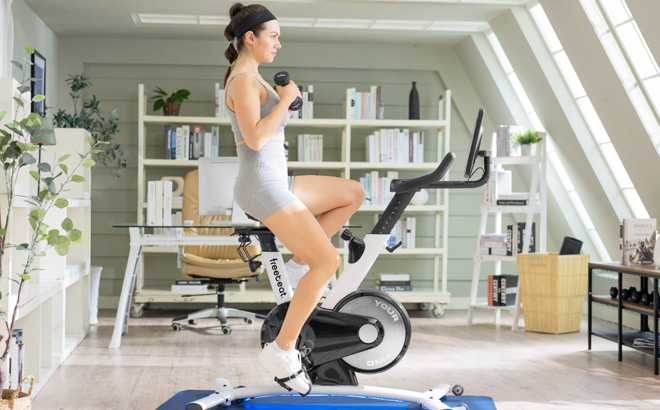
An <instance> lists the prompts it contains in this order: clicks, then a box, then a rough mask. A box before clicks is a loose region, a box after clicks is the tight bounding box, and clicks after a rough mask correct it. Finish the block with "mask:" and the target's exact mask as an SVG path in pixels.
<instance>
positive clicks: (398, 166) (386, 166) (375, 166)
mask: <svg viewBox="0 0 660 410" xmlns="http://www.w3.org/2000/svg"><path fill="white" fill-rule="evenodd" d="M198 164H199V161H198V160H196V159H188V160H185V159H151V158H145V159H143V160H142V165H144V166H145V167H182V168H195V167H197V166H198ZM287 166H288V168H289V169H311V170H317V169H344V168H352V169H370V170H388V171H389V170H411V171H433V170H434V169H436V168H437V167H438V164H436V163H434V162H423V163H411V162H373V163H372V162H340V161H327V162H302V161H289V162H287Z"/></svg>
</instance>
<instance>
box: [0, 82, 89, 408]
mask: <svg viewBox="0 0 660 410" xmlns="http://www.w3.org/2000/svg"><path fill="white" fill-rule="evenodd" d="M16 86H17V82H16V80H14V79H13V78H0V111H7V116H6V117H5V118H4V120H3V123H5V122H8V121H11V120H13V119H14V113H15V112H16V111H15V105H14V102H13V100H12V96H14V95H15V96H18V93H17V91H15V90H16ZM28 94H29V93H28ZM21 98H23V100H24V104H25V105H26V107H29V103H28V102H29V95H27V96H22V97H21ZM21 115H22V114H21V110H19V114H18V116H19V117H20V116H21ZM88 135H89V133H88V132H87V131H86V130H83V129H61V128H56V129H55V138H56V140H57V145H55V146H49V147H44V148H43V153H42V158H51V157H53V156H56V157H57V158H59V157H61V156H62V155H65V154H71V156H72V157H75V158H77V157H78V156H77V155H76V152H82V149H83V148H80V147H84V145H85V144H88V142H87V136H88ZM75 158H74V159H75ZM34 168H35V169H36V167H34ZM69 169H72V167H69ZM87 171H89V170H87ZM21 172H22V174H24V175H20V177H19V182H18V186H17V190H16V192H17V193H18V194H19V195H24V194H30V195H35V193H36V191H37V183H36V181H35V180H34V179H32V178H31V177H30V176H29V174H28V170H27V169H25V168H23V169H22V170H21ZM84 176H85V178H86V183H81V184H76V185H78V186H70V188H71V190H70V191H68V192H66V193H63V195H62V196H63V197H65V198H67V199H68V201H69V206H68V207H66V208H63V209H59V208H54V209H51V210H50V211H49V213H48V215H47V216H46V220H45V223H47V224H49V225H50V226H60V224H61V222H62V220H63V219H64V218H71V220H72V221H73V223H74V226H75V227H76V229H80V230H81V232H82V242H81V243H77V244H72V245H71V247H70V249H69V253H68V254H67V255H66V256H59V255H57V253H55V251H54V250H53V249H50V250H49V251H48V252H47V253H46V255H45V256H42V257H39V258H37V259H36V260H35V263H34V267H35V268H39V269H41V270H37V271H34V272H33V273H32V275H31V276H32V277H31V279H30V280H29V281H28V282H26V283H25V285H24V286H23V289H22V293H21V299H20V305H19V306H17V296H18V293H17V292H18V283H17V282H14V281H12V280H10V277H11V278H15V277H16V276H15V273H16V272H20V271H21V270H22V267H21V264H23V263H24V262H25V252H22V251H17V250H15V249H13V248H9V249H6V251H5V254H4V255H3V256H2V271H3V275H2V279H1V280H0V292H1V293H2V295H3V296H4V295H9V297H8V298H7V302H6V304H4V305H3V307H2V313H3V315H7V316H10V315H11V313H12V312H13V311H14V310H15V309H18V310H17V312H16V323H15V329H22V330H23V344H24V346H25V347H24V349H25V358H24V365H23V366H24V367H23V374H24V375H26V376H27V375H34V377H35V384H34V390H33V395H36V394H37V393H38V392H39V391H40V390H41V389H42V388H43V386H44V385H45V384H46V382H48V380H49V379H50V378H51V377H52V376H53V374H54V373H55V371H56V370H57V368H58V367H59V366H60V365H61V364H62V363H63V362H64V360H66V358H67V357H68V356H69V355H70V354H71V352H73V350H74V349H75V348H76V347H77V346H78V345H79V344H80V342H81V341H82V340H83V339H84V338H85V336H86V335H87V333H88V332H89V272H90V262H91V200H90V193H91V186H90V182H91V175H90V174H86V175H84ZM2 186H3V187H4V184H2ZM7 202H8V198H7V193H6V191H5V190H4V189H2V192H0V203H1V204H2V206H3V209H6V207H7ZM31 207H32V206H31V205H30V204H28V203H26V202H24V201H21V200H18V201H16V202H14V205H13V208H12V217H11V219H10V221H9V227H8V230H7V235H8V237H7V242H8V243H13V244H17V243H24V242H27V239H28V237H29V236H30V235H31V233H32V228H31V226H30V224H29V222H28V215H29V213H30V210H31V209H32V208H31ZM2 328H3V329H4V330H1V331H0V334H2V336H3V337H4V336H5V335H6V332H7V330H6V328H5V327H4V326H2ZM7 362H8V361H7ZM5 365H8V363H5ZM14 387H15V386H14ZM5 388H7V386H5Z"/></svg>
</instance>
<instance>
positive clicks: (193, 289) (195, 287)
mask: <svg viewBox="0 0 660 410" xmlns="http://www.w3.org/2000/svg"><path fill="white" fill-rule="evenodd" d="M208 287H209V285H208V284H206V283H204V282H203V281H201V280H194V279H181V280H177V281H175V282H174V285H172V293H181V294H190V295H194V294H204V293H210V292H209V290H208Z"/></svg>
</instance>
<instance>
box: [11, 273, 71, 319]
mask: <svg viewBox="0 0 660 410" xmlns="http://www.w3.org/2000/svg"><path fill="white" fill-rule="evenodd" d="M62 286H63V285H62V281H60V280H42V281H40V282H38V283H33V284H30V282H26V283H25V284H24V285H23V291H22V293H23V294H22V295H21V304H20V306H19V307H18V313H17V314H16V320H20V319H22V318H24V317H25V316H27V315H28V314H30V313H31V312H32V311H34V310H35V309H38V308H39V307H40V306H41V305H42V304H43V303H44V302H45V301H47V300H48V299H50V298H52V297H53V296H54V295H55V294H56V293H57V292H59V291H60V290H62ZM15 305H16V295H14V294H12V295H11V296H10V297H9V307H10V309H9V310H10V311H11V307H12V306H15Z"/></svg>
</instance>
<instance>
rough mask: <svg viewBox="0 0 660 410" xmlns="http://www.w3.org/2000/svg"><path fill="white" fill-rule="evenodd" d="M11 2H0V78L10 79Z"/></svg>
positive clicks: (11, 53) (12, 35)
mask: <svg viewBox="0 0 660 410" xmlns="http://www.w3.org/2000/svg"><path fill="white" fill-rule="evenodd" d="M12 1H13V0H0V30H1V32H0V77H11V60H12V58H14V56H13V54H14V18H13V16H12V13H11V3H12Z"/></svg>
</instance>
